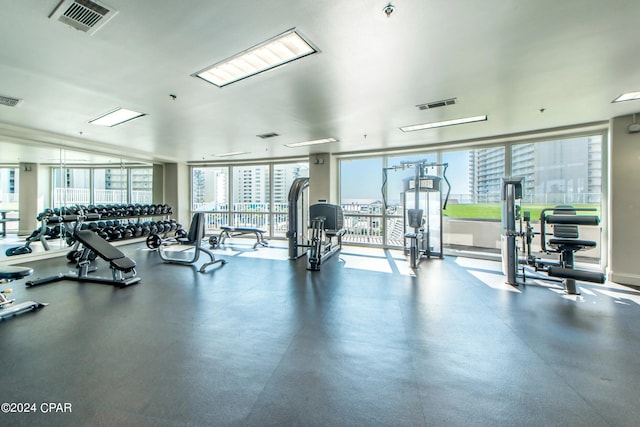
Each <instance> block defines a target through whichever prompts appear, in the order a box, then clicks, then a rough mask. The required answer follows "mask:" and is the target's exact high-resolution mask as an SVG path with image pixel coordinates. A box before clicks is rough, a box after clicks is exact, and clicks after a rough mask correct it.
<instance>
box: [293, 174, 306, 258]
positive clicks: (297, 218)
mask: <svg viewBox="0 0 640 427" xmlns="http://www.w3.org/2000/svg"><path fill="white" fill-rule="evenodd" d="M288 201H289V229H288V230H287V239H289V259H290V260H296V259H298V258H300V257H302V256H304V255H305V254H306V253H307V249H308V248H309V244H310V242H309V239H308V237H307V233H306V230H307V228H308V227H309V219H308V218H309V217H308V213H309V178H306V177H305V178H296V179H295V180H294V181H293V183H292V184H291V188H290V189H289V199H288Z"/></svg>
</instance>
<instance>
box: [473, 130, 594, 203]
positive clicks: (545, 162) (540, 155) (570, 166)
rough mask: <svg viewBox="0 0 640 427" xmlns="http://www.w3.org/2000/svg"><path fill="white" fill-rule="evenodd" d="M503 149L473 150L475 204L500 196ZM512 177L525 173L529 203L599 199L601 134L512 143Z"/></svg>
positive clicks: (590, 201) (503, 158)
mask: <svg viewBox="0 0 640 427" xmlns="http://www.w3.org/2000/svg"><path fill="white" fill-rule="evenodd" d="M504 162H505V152H504V148H502V147H497V148H482V149H478V150H473V151H472V153H471V155H470V156H469V184H470V188H471V189H472V190H471V191H472V200H473V201H474V203H487V202H488V203H494V202H498V201H499V200H500V191H501V185H502V177H503V176H504V175H505V168H504ZM511 176H513V177H523V178H524V188H523V193H524V198H525V200H527V201H528V202H531V203H549V204H551V203H555V204H561V203H599V202H600V194H601V192H602V138H601V137H600V136H592V137H581V138H571V139H565V140H560V141H550V142H540V143H524V144H514V145H512V146H511Z"/></svg>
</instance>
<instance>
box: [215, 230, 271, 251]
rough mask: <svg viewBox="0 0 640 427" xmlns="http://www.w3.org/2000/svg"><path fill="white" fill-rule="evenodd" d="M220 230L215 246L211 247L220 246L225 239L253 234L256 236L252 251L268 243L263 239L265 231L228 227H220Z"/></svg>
mask: <svg viewBox="0 0 640 427" xmlns="http://www.w3.org/2000/svg"><path fill="white" fill-rule="evenodd" d="M220 229H221V230H222V231H221V232H220V236H219V237H218V242H217V244H216V245H212V246H220V245H222V244H223V243H224V241H225V240H226V239H227V238H231V237H238V236H243V235H245V234H254V235H255V236H256V242H255V243H254V244H253V249H255V248H256V247H257V246H258V245H261V246H265V247H266V246H268V245H269V242H267V241H266V240H265V239H264V233H266V232H267V231H266V230H263V229H261V228H255V227H232V226H230V225H223V226H221V227H220Z"/></svg>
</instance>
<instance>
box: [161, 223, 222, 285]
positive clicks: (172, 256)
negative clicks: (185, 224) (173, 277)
mask: <svg viewBox="0 0 640 427" xmlns="http://www.w3.org/2000/svg"><path fill="white" fill-rule="evenodd" d="M203 239H204V213H202V212H196V213H195V214H193V217H192V219H191V225H190V226H189V232H188V233H187V236H186V237H177V238H176V239H175V240H174V241H173V242H167V243H165V244H162V245H160V247H159V248H158V254H159V255H160V259H162V260H163V261H164V262H167V263H172V264H183V265H191V264H194V263H195V262H196V261H198V259H199V258H200V254H201V253H204V254H206V255H208V256H209V258H210V261H209V262H207V263H205V264H203V265H202V266H200V268H199V270H198V271H199V272H200V273H204V272H205V270H206V268H207V267H209V266H211V265H214V264H217V263H220V265H224V264H226V263H227V261H226V260H223V259H216V257H215V255H214V254H213V252H211V251H210V250H208V249H206V248H204V247H203V246H202V240H203ZM176 247H181V248H183V249H181V250H177V249H176ZM168 248H172V249H173V250H167V249H168ZM187 252H189V253H191V256H184V254H185V253H187ZM178 254H180V255H182V256H179V255H178Z"/></svg>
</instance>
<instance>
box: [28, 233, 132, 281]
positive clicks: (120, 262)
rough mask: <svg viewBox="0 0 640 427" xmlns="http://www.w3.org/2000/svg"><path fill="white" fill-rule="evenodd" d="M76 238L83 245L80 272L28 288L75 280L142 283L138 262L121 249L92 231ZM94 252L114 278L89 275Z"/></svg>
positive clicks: (78, 265)
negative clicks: (105, 263) (106, 264)
mask: <svg viewBox="0 0 640 427" xmlns="http://www.w3.org/2000/svg"><path fill="white" fill-rule="evenodd" d="M74 236H75V238H76V239H77V240H78V242H80V243H81V244H82V245H83V249H82V254H81V255H80V258H78V261H77V269H78V272H77V273H69V274H59V275H57V276H52V277H46V278H44V279H37V280H34V281H29V282H27V283H26V285H27V286H37V285H43V284H46V283H53V282H57V281H60V280H75V281H80V282H93V283H104V284H108V285H116V286H121V287H122V286H128V285H132V284H134V283H138V282H139V281H140V278H139V277H136V262H135V261H134V260H132V259H131V258H129V257H127V256H125V254H124V253H123V252H122V251H121V250H120V249H118V248H116V247H115V246H113V245H112V244H111V243H109V242H107V241H106V240H105V239H103V238H102V237H100V236H98V235H97V234H96V233H94V232H93V231H91V230H79V231H76V233H75V234H74ZM92 252H93V253H94V254H96V255H97V256H99V257H100V258H102V259H103V260H105V261H107V262H108V263H109V268H111V273H112V278H107V277H99V276H89V273H91V272H92V271H95V267H91V266H90V262H91V258H90V256H91V253H92ZM127 275H128V276H127Z"/></svg>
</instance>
